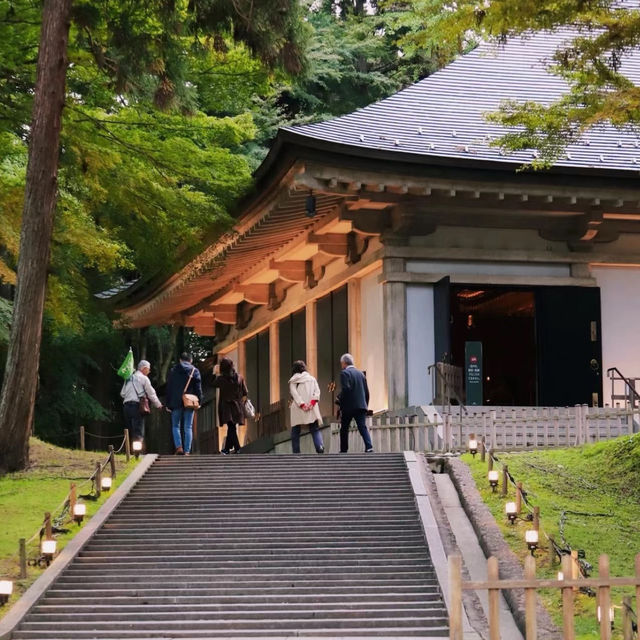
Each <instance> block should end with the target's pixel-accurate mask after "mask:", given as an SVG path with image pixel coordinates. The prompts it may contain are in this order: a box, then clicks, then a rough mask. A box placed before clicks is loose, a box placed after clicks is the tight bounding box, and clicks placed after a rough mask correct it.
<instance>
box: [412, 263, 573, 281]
mask: <svg viewBox="0 0 640 640" xmlns="http://www.w3.org/2000/svg"><path fill="white" fill-rule="evenodd" d="M407 271H410V272H413V273H442V274H443V275H467V274H473V275H488V276H556V277H563V278H568V277H569V276H570V275H571V267H570V266H569V265H568V264H544V263H540V264H531V263H525V262H440V261H432V260H409V261H407Z"/></svg>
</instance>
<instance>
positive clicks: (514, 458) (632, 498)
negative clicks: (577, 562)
mask: <svg viewBox="0 0 640 640" xmlns="http://www.w3.org/2000/svg"><path fill="white" fill-rule="evenodd" d="M496 457H497V458H498V459H499V463H498V464H497V465H495V467H494V468H498V469H500V466H501V463H506V464H507V465H508V468H509V471H510V473H511V474H512V475H513V477H514V479H515V480H516V481H521V482H522V483H523V489H524V491H525V492H526V493H527V498H528V500H529V501H530V503H531V504H532V505H535V506H538V507H540V524H541V529H542V530H543V531H544V532H545V533H546V534H547V535H549V536H552V537H553V538H554V539H555V540H556V542H557V543H558V544H559V545H560V546H565V545H568V546H570V547H571V548H572V549H576V550H580V551H583V552H584V556H585V558H584V559H585V561H586V562H588V563H589V564H590V565H592V567H593V568H592V571H591V575H592V576H597V574H598V556H599V555H600V554H607V555H608V556H609V559H610V564H611V575H613V576H631V575H633V573H634V558H635V556H636V554H638V553H640V434H636V435H634V436H624V437H621V438H617V439H615V440H611V441H608V442H600V443H597V444H592V445H586V446H583V447H579V448H573V449H562V450H545V451H533V452H523V453H509V454H499V453H496ZM462 459H463V460H464V461H465V462H466V463H467V464H468V465H469V467H470V468H471V471H472V474H473V476H474V479H475V481H476V485H477V487H478V489H479V490H480V493H481V495H482V497H483V499H484V501H485V503H486V504H487V505H488V507H489V509H490V510H491V512H492V513H493V515H494V517H495V518H496V521H497V523H498V525H499V527H500V529H501V530H502V533H503V535H504V537H505V540H506V541H507V543H508V544H509V545H510V547H511V548H512V549H513V551H514V552H515V553H516V554H517V555H518V556H519V557H520V558H521V559H524V557H525V556H526V555H527V554H528V550H527V548H526V545H525V542H524V532H525V530H526V529H528V528H530V526H531V523H530V522H528V521H526V520H518V521H517V522H516V524H515V525H510V524H509V523H508V521H507V519H506V517H505V514H504V505H505V502H507V500H514V495H515V489H514V487H513V486H510V487H509V497H508V498H503V497H501V496H500V494H499V491H498V492H497V493H492V491H491V489H490V487H489V484H488V482H487V463H486V462H485V463H482V462H480V459H479V456H476V458H475V459H473V458H472V457H471V455H469V454H465V455H464V456H462ZM523 515H525V514H523ZM541 545H542V546H543V547H546V548H548V545H549V543H548V540H547V539H546V537H545V536H544V535H541ZM536 557H537V564H538V567H539V570H538V574H539V575H540V576H545V577H554V578H555V577H556V575H557V571H558V569H559V566H558V564H555V563H554V564H553V565H552V564H551V562H550V557H549V554H548V552H547V549H542V550H539V551H537V552H536ZM632 594H633V590H632V589H627V590H625V589H614V590H613V593H612V597H613V601H614V604H615V605H616V609H615V619H614V625H615V627H614V638H621V637H622V634H621V629H620V625H621V608H619V607H621V604H622V597H623V595H632ZM541 597H542V599H543V601H544V604H545V606H546V607H547V608H548V610H549V612H550V613H551V615H552V617H553V619H554V620H555V621H556V622H558V623H560V621H561V620H562V609H561V600H560V595H559V590H558V591H555V592H552V591H544V592H542V594H541ZM575 622H576V633H577V638H578V639H579V640H587V639H589V640H590V639H592V638H598V637H599V634H598V631H597V623H596V601H595V598H594V597H590V596H589V595H586V594H578V595H577V596H576V621H575Z"/></svg>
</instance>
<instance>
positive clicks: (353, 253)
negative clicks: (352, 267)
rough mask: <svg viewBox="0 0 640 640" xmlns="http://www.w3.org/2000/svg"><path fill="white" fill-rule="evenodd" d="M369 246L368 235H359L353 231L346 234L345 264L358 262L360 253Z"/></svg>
mask: <svg viewBox="0 0 640 640" xmlns="http://www.w3.org/2000/svg"><path fill="white" fill-rule="evenodd" d="M368 246H369V236H361V235H359V234H357V233H355V232H354V231H352V232H351V233H348V234H347V247H348V253H347V257H346V258H345V262H346V263H347V264H355V263H356V262H360V258H362V254H363V253H364V252H365V251H366V250H367V247H368Z"/></svg>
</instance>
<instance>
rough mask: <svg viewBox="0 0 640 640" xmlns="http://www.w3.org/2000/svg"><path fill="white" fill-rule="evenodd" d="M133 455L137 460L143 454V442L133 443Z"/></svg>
mask: <svg viewBox="0 0 640 640" xmlns="http://www.w3.org/2000/svg"><path fill="white" fill-rule="evenodd" d="M131 450H132V451H133V455H134V456H135V457H136V458H137V457H138V456H139V455H140V454H141V453H142V440H134V441H133V442H132V443H131Z"/></svg>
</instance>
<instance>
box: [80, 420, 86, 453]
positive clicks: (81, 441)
mask: <svg viewBox="0 0 640 640" xmlns="http://www.w3.org/2000/svg"><path fill="white" fill-rule="evenodd" d="M84 450H85V449H84V427H83V426H82V425H80V451H84Z"/></svg>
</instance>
